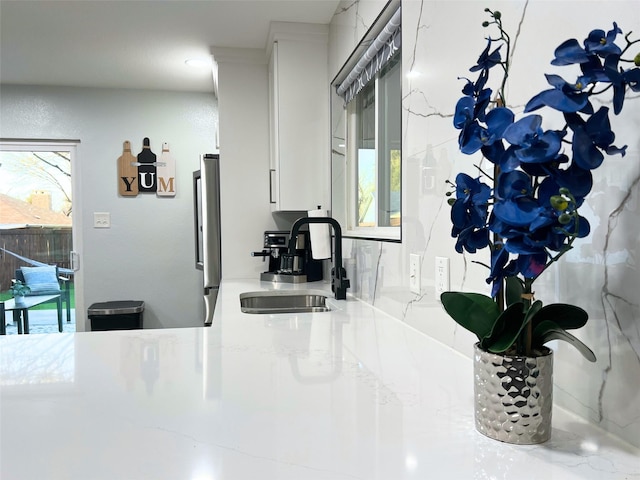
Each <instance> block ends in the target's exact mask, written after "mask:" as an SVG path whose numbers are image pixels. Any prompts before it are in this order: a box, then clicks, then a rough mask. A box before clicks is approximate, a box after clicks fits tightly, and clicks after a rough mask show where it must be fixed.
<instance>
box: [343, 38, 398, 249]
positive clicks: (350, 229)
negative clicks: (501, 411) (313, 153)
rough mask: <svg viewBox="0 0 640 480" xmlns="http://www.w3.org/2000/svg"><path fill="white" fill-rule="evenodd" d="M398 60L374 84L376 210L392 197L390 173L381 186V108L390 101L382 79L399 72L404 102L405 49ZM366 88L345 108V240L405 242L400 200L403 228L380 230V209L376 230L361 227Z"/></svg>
mask: <svg viewBox="0 0 640 480" xmlns="http://www.w3.org/2000/svg"><path fill="white" fill-rule="evenodd" d="M394 56H395V57H396V58H395V59H394V60H392V62H394V63H393V64H391V69H388V68H387V67H388V66H385V68H383V69H382V70H381V71H380V72H378V73H376V75H375V79H374V80H373V87H374V96H375V97H374V98H375V107H374V111H375V114H374V115H375V119H374V124H375V126H374V130H375V141H374V143H375V173H374V177H375V178H374V182H375V185H376V188H375V192H376V198H375V202H376V206H379V205H380V200H379V198H381V196H382V195H383V193H384V192H386V195H387V197H390V195H391V192H390V181H391V175H390V171H389V172H388V173H389V175H388V178H387V181H386V182H381V178H382V176H381V175H380V171H381V169H383V168H384V167H383V165H381V152H382V148H381V147H385V148H388V147H389V145H384V144H383V141H384V135H383V132H381V131H380V130H381V121H380V119H381V106H382V103H383V102H384V101H385V100H386V98H385V97H383V96H382V95H383V93H382V92H381V90H382V89H381V77H382V76H384V75H385V74H386V73H387V72H389V71H391V70H393V69H398V71H399V72H400V75H399V84H398V95H399V98H398V101H399V102H400V108H401V102H402V48H400V49H399V50H398V51H397V52H396V53H395V54H394ZM366 87H367V86H365V88H363V89H362V91H361V92H359V93H358V94H357V95H356V96H355V97H354V98H353V100H352V101H351V102H349V104H348V105H346V106H345V107H344V122H345V130H346V132H345V133H346V135H345V137H346V138H345V140H346V141H345V147H346V149H345V154H346V159H345V160H346V162H347V172H346V173H347V181H346V186H347V192H346V200H347V205H346V210H347V211H346V220H347V225H346V226H345V231H344V235H343V236H344V237H346V238H351V237H353V238H368V239H376V240H386V241H395V242H401V241H402V199H401V198H399V199H398V201H399V207H398V213H399V225H397V226H384V225H383V226H380V215H379V210H380V209H379V208H376V209H375V213H374V216H375V225H374V226H360V225H358V216H359V211H358V210H359V209H358V196H359V194H358V149H359V144H360V141H359V138H358V126H359V122H358V117H357V115H358V108H357V106H358V104H359V102H358V100H359V97H360V95H362V94H363V92H365V90H366ZM399 121H400V124H399V125H398V136H399V139H400V145H399V149H398V150H399V152H400V163H399V166H398V167H399V169H400V171H399V175H400V178H402V125H401V114H400V117H399ZM399 193H400V197H401V193H402V182H401V185H400V192H399ZM386 203H387V204H389V203H390V198H387V200H386Z"/></svg>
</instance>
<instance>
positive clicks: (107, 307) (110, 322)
mask: <svg viewBox="0 0 640 480" xmlns="http://www.w3.org/2000/svg"><path fill="white" fill-rule="evenodd" d="M143 312H144V302H143V301H140V300H119V301H113V302H99V303H93V304H91V306H90V307H89V309H88V311H87V315H88V317H89V320H91V331H98V330H133V329H136V328H142V313H143Z"/></svg>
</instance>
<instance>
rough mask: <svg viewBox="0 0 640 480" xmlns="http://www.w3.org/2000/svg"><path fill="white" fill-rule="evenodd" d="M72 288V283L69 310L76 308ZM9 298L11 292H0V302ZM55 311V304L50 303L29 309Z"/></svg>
mask: <svg viewBox="0 0 640 480" xmlns="http://www.w3.org/2000/svg"><path fill="white" fill-rule="evenodd" d="M74 287H75V286H74V284H73V283H71V285H69V297H70V298H71V308H76V294H75V288H74ZM11 298H13V296H12V295H11V292H9V290H7V291H5V292H0V302H4V301H6V300H10V299H11ZM65 308H66V306H65ZM55 309H56V304H55V303H53V302H51V303H44V304H42V305H36V306H35V307H33V308H30V309H29V310H55Z"/></svg>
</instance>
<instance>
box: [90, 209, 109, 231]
mask: <svg viewBox="0 0 640 480" xmlns="http://www.w3.org/2000/svg"><path fill="white" fill-rule="evenodd" d="M110 227H111V214H110V213H108V212H93V228H110Z"/></svg>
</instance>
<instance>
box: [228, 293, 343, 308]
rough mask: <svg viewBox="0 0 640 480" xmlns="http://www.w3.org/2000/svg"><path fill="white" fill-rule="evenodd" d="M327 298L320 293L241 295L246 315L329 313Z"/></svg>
mask: <svg viewBox="0 0 640 480" xmlns="http://www.w3.org/2000/svg"><path fill="white" fill-rule="evenodd" d="M326 301H327V297H326V296H325V295H323V294H321V293H318V292H303V291H259V292H245V293H241V294H240V309H241V310H242V312H244V313H310V312H328V311H329V310H330V309H329V307H328V306H327V304H326Z"/></svg>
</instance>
